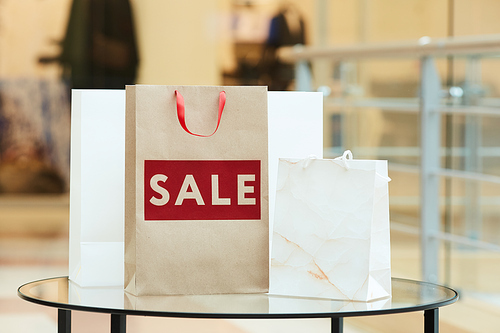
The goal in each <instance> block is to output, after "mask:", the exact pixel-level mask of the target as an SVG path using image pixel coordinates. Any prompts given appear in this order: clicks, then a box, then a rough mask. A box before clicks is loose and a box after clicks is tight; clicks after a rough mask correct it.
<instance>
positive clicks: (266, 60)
mask: <svg viewBox="0 0 500 333" xmlns="http://www.w3.org/2000/svg"><path fill="white" fill-rule="evenodd" d="M297 44H305V23H304V20H303V18H302V16H301V14H300V13H299V12H298V10H297V9H296V8H295V7H294V6H291V5H289V6H286V7H283V8H282V9H281V10H280V11H279V12H278V14H277V15H275V16H274V17H273V18H272V19H271V24H270V28H269V36H268V39H267V41H266V44H265V47H264V54H263V56H262V62H261V72H262V73H263V74H264V75H265V76H267V78H265V82H266V84H267V85H268V86H269V90H287V88H288V87H289V86H290V84H291V83H292V81H293V79H294V76H295V75H294V66H293V65H291V64H287V63H284V62H282V61H281V60H280V59H279V58H278V56H277V50H278V49H279V48H280V47H283V46H293V45H297Z"/></svg>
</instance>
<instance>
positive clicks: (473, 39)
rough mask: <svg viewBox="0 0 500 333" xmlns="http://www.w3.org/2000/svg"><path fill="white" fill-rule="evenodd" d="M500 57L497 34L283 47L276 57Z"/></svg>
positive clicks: (295, 60) (286, 59)
mask: <svg viewBox="0 0 500 333" xmlns="http://www.w3.org/2000/svg"><path fill="white" fill-rule="evenodd" d="M490 53H499V54H500V34H492V35H475V36H460V37H448V38H430V37H422V38H420V39H419V40H413V41H401V42H397V43H396V42H388V43H361V44H354V45H345V46H323V47H320V46H302V45H297V46H293V47H283V48H281V49H280V50H279V57H280V58H281V59H282V60H283V61H287V62H297V61H301V60H313V59H324V58H330V59H335V60H345V59H362V58H387V57H389V58H393V57H397V58H401V57H412V58H416V57H423V56H448V55H464V54H468V55H470V54H476V55H481V54H490Z"/></svg>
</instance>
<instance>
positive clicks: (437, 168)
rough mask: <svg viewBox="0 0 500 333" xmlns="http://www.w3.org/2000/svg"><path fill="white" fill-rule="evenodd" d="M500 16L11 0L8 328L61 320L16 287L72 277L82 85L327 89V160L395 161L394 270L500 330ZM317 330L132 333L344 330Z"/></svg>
mask: <svg viewBox="0 0 500 333" xmlns="http://www.w3.org/2000/svg"><path fill="white" fill-rule="evenodd" d="M498 13H500V1H495V0H405V1H398V0H352V1H341V0H285V1H284V0H248V1H244V0H188V1H173V0H100V1H98V0H87V1H85V0H23V1H19V0H0V327H2V329H1V331H2V332H8V333H10V332H55V330H56V327H57V321H56V318H57V317H56V315H57V313H56V310H55V309H50V308H44V307H41V306H37V305H34V304H30V303H27V302H24V301H22V300H20V299H19V298H18V297H17V295H16V290H17V287H18V286H20V285H21V284H23V283H25V282H28V281H32V280H36V279H41V278H46V277H53V276H63V275H67V274H68V272H67V265H68V228H69V185H70V184H69V150H70V141H69V140H70V103H71V99H70V89H71V88H96V89H121V87H123V86H124V85H125V84H133V83H138V84H175V85H267V86H269V89H270V90H310V91H321V92H323V94H324V154H325V157H336V156H339V155H342V152H343V150H344V149H350V150H351V151H352V152H353V153H354V156H355V158H366V159H387V160H388V161H389V176H390V177H391V178H392V181H391V183H390V187H389V188H390V206H391V212H390V213H391V246H392V275H393V276H395V277H402V278H410V279H417V280H422V279H424V280H428V281H431V282H437V283H440V284H444V285H447V286H450V287H452V288H454V289H456V290H458V291H459V292H460V296H461V299H460V301H459V302H458V303H456V304H454V305H452V306H448V307H444V308H442V309H441V311H440V321H441V332H445V333H446V332H497V331H498V327H500V283H499V279H498V276H500V131H499V130H498V129H499V128H500V75H499V74H500V21H499V20H498ZM280 26H281V27H283V26H284V27H285V28H286V29H285V30H286V33H285V34H278V33H277V31H278V30H279V29H278V27H280ZM280 31H283V29H281V30H280ZM284 48H285V49H284ZM430 100H432V101H434V104H432V105H430V104H429V103H430V102H428V101H430ZM429 110H431V112H434V111H436V110H438V111H439V112H437V113H436V112H435V113H434V114H438V116H437V117H436V116H434V117H431V118H432V119H427V118H425V117H423V113H424V112H427V111H429ZM497 126H498V127H497ZM424 156H425V158H424ZM433 209H434V212H435V214H434V216H432V212H433ZM73 321H74V326H73V327H74V329H73V330H74V332H83V331H86V332H89V331H92V332H101V331H102V332H105V331H107V329H108V327H109V318H108V316H105V315H99V314H89V313H78V312H76V313H75V314H74V319H73ZM78 323H80V324H78ZM82 323H83V324H84V325H82ZM310 325H311V322H309V321H307V323H306V321H304V320H302V321H300V320H295V321H286V320H283V321H281V320H280V321H272V322H271V321H265V320H259V321H244V320H240V321H236V320H232V321H210V320H189V319H164V318H147V319H145V318H141V317H134V318H129V326H128V330H129V332H143V331H148V332H160V331H162V327H172V329H173V330H174V329H176V330H179V331H183V332H191V331H200V330H201V329H202V328H203V331H204V332H248V333H253V332H283V331H288V332H299V331H304V330H305V329H307V328H309V331H311V327H314V329H315V330H314V331H315V332H329V330H330V328H329V321H328V320H326V321H325V320H315V321H314V325H316V326H310ZM422 325H423V321H422V314H421V313H409V314H402V315H396V316H390V317H386V316H380V317H361V318H349V319H346V321H345V332H355V333H356V332H421V331H422Z"/></svg>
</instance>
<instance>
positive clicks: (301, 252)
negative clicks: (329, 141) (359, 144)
mask: <svg viewBox="0 0 500 333" xmlns="http://www.w3.org/2000/svg"><path fill="white" fill-rule="evenodd" d="M389 181H390V179H389V178H388V172H387V161H378V160H354V159H352V154H351V152H350V151H346V152H345V153H344V155H343V156H342V157H341V158H338V159H330V160H327V159H316V158H307V159H303V160H290V159H280V161H279V167H278V185H277V191H276V208H275V217H274V227H273V242H272V255H271V281H270V293H271V294H279V295H291V296H303V297H324V298H332V299H347V300H355V301H370V300H374V299H379V298H382V297H387V296H390V294H391V258H390V256H391V254H390V229H389V191H388V182H389Z"/></svg>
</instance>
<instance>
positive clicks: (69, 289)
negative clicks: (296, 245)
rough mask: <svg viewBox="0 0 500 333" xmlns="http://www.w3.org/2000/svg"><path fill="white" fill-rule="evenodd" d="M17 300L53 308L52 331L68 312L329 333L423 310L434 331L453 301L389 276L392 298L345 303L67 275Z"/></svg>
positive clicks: (115, 325)
mask: <svg viewBox="0 0 500 333" xmlns="http://www.w3.org/2000/svg"><path fill="white" fill-rule="evenodd" d="M18 295H19V297H21V298H22V299H24V300H26V301H29V302H33V303H37V304H41V305H45V306H49V307H54V308H58V309H59V313H58V316H59V319H58V332H59V333H69V332H71V310H78V311H87V312H100V313H109V314H111V332H112V333H115V332H116V333H125V331H126V316H127V315H139V316H155V317H183V318H219V319H229V318H233V319H251V318H255V319H257V318H258V319H272V318H280V319H296V318H331V320H332V332H342V328H343V318H344V317H354V316H373V315H383V314H394V313H403V312H413V311H424V314H425V316H424V331H425V332H427V333H429V332H432V333H436V332H438V330H439V317H438V311H439V307H441V306H445V305H448V304H452V303H454V302H456V301H457V300H458V293H457V292H456V291H454V290H453V289H450V288H447V287H444V286H440V285H436V284H431V283H426V282H420V281H412V280H404V279H397V278H392V297H391V298H384V299H379V300H375V301H371V302H350V301H344V300H331V299H321V298H303V297H290V296H278V295H270V294H237V295H233V294H231V295H178V296H140V297H136V296H133V295H131V294H128V293H126V292H124V290H123V288H81V287H79V286H78V285H76V284H75V283H73V282H71V281H70V280H69V279H68V277H58V278H50V279H45V280H40V281H34V282H29V283H26V284H24V285H22V286H21V287H19V289H18Z"/></svg>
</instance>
